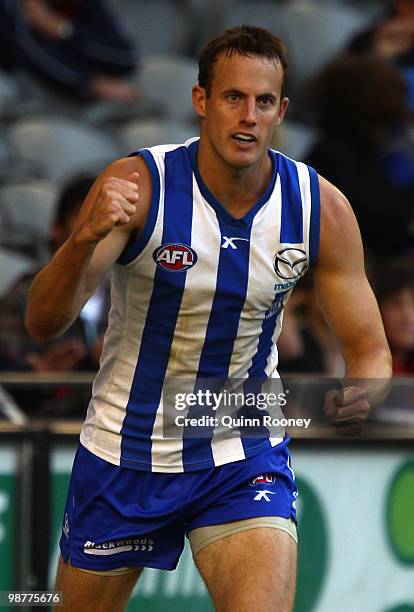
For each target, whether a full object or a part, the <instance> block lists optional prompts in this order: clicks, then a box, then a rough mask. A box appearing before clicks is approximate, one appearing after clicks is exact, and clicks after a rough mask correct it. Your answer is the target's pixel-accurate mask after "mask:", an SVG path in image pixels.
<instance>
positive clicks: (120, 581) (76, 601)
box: [54, 557, 142, 612]
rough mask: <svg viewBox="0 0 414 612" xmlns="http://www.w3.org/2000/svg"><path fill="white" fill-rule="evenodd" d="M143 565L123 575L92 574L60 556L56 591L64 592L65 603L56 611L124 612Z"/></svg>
mask: <svg viewBox="0 0 414 612" xmlns="http://www.w3.org/2000/svg"><path fill="white" fill-rule="evenodd" d="M141 572H142V568H138V567H137V568H134V571H133V572H131V573H128V574H123V575H120V576H106V575H98V574H91V573H89V572H85V571H84V570H81V569H79V568H77V567H73V566H72V565H70V564H69V563H64V562H63V559H62V557H60V558H59V565H58V571H57V577H56V586H55V589H56V591H62V593H63V606H59V607H55V608H54V609H55V610H56V611H57V612H73V611H74V610H76V612H90V610H91V609H93V610H95V612H122V611H123V610H125V608H126V606H127V603H128V600H129V598H130V595H131V592H132V589H133V588H134V585H135V583H136V581H137V579H138V577H139V575H140V574H141Z"/></svg>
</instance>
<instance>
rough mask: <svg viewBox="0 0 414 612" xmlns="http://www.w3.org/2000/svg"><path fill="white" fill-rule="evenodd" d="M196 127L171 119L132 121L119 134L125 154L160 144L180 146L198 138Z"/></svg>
mask: <svg viewBox="0 0 414 612" xmlns="http://www.w3.org/2000/svg"><path fill="white" fill-rule="evenodd" d="M197 135H198V130H197V128H196V127H192V126H191V125H190V126H189V125H188V124H185V123H180V122H177V121H171V120H169V119H164V120H159V121H154V120H148V121H140V120H139V121H131V122H130V123H127V124H126V125H125V126H123V127H122V128H121V130H120V132H119V136H120V141H121V145H122V147H123V149H124V150H125V154H128V153H130V152H132V151H136V150H137V149H141V148H142V147H153V146H155V145H159V144H179V143H182V142H185V141H186V140H188V139H189V138H191V137H192V136H197Z"/></svg>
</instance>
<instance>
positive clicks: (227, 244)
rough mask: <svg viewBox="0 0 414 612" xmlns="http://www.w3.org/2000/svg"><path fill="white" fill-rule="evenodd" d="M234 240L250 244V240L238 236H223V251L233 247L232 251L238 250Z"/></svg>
mask: <svg viewBox="0 0 414 612" xmlns="http://www.w3.org/2000/svg"><path fill="white" fill-rule="evenodd" d="M234 240H244V241H245V242H249V240H248V238H239V237H238V236H231V238H228V237H227V236H223V241H224V242H223V244H222V245H221V248H222V249H228V248H229V247H231V248H232V249H237V245H236V244H234V242H233V241H234Z"/></svg>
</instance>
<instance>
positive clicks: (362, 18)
mask: <svg viewBox="0 0 414 612" xmlns="http://www.w3.org/2000/svg"><path fill="white" fill-rule="evenodd" d="M283 13H284V15H283V33H284V37H285V42H286V44H287V47H288V49H289V58H290V69H289V84H290V89H291V90H293V91H294V92H295V93H300V92H301V90H302V88H303V86H304V85H305V83H306V82H307V81H308V80H309V79H310V78H312V77H313V76H315V75H316V73H317V72H318V71H319V70H320V69H322V67H323V66H324V65H326V64H327V63H328V62H329V61H331V60H332V59H333V58H334V57H335V56H336V55H338V54H339V53H340V52H341V51H343V50H344V49H345V48H346V45H347V43H348V42H349V41H350V39H351V37H352V36H353V35H354V34H355V33H356V32H358V31H360V30H362V29H363V28H364V27H366V26H367V21H370V20H371V17H370V13H367V12H364V11H363V10H359V9H356V8H352V7H347V6H338V5H331V4H329V3H326V2H316V1H315V0H294V1H293V2H291V3H288V4H287V6H286V7H285V8H284V9H283Z"/></svg>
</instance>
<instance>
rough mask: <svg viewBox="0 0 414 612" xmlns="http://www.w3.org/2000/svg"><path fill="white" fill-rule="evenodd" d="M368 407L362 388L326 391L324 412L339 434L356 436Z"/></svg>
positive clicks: (365, 417)
mask: <svg viewBox="0 0 414 612" xmlns="http://www.w3.org/2000/svg"><path fill="white" fill-rule="evenodd" d="M369 410H370V405H369V403H368V399H367V390H366V389H364V388H363V387H357V386H354V387H345V388H344V389H343V390H342V391H328V393H327V394H326V396H325V405H324V411H325V415H326V416H327V418H328V419H331V420H332V421H333V422H334V424H335V426H336V431H337V432H338V433H339V434H342V435H345V436H356V435H358V434H359V433H361V430H362V425H363V423H364V422H365V421H366V419H367V416H368V412H369Z"/></svg>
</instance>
